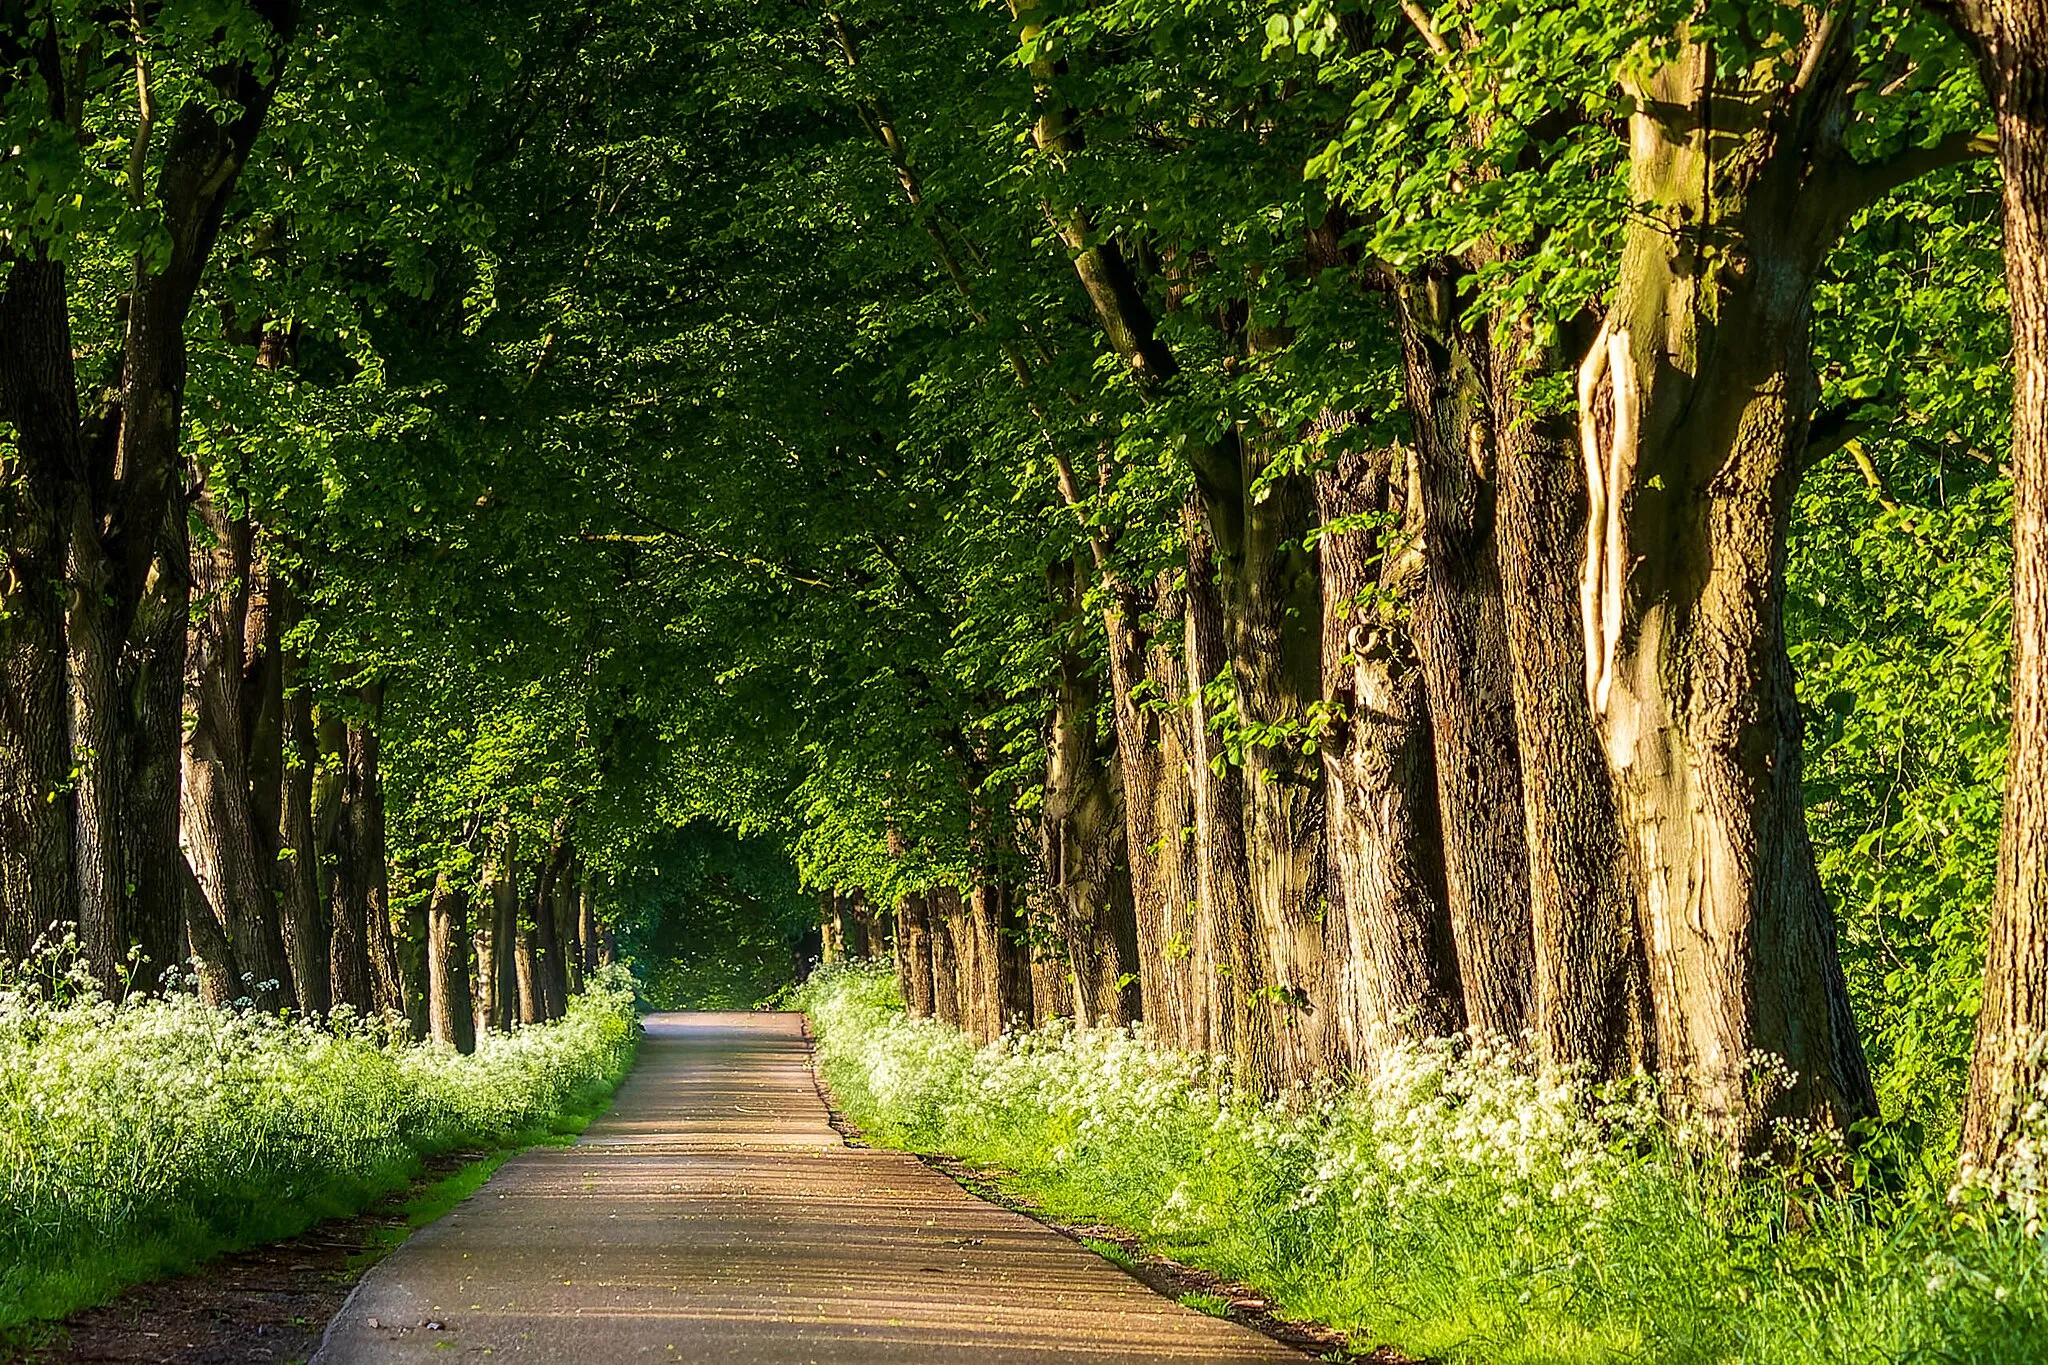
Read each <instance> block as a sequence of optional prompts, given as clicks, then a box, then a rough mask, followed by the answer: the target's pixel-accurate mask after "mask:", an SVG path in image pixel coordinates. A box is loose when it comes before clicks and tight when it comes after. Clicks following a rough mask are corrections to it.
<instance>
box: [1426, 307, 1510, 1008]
mask: <svg viewBox="0 0 2048 1365" xmlns="http://www.w3.org/2000/svg"><path fill="white" fill-rule="evenodd" d="M1457 288H1458V286H1457V282H1456V281H1455V280H1452V279H1449V278H1446V277H1444V276H1441V275H1435V274H1430V275H1423V276H1418V277H1414V278H1411V279H1409V280H1407V281H1404V283H1403V286H1402V289H1401V295H1400V301H1401V342H1402V348H1403V350H1404V351H1405V353H1406V359H1407V389H1408V407H1409V411H1410V414H1411V416H1412V418H1413V421H1414V426H1415V434H1416V445H1417V448H1418V458H1419V463H1420V471H1421V477H1420V479H1419V480H1418V487H1419V491H1420V494H1421V500H1422V518H1421V520H1422V547H1423V549H1422V555H1423V566H1422V574H1421V581H1420V583H1419V585H1418V588H1417V591H1416V594H1415V601H1414V612H1413V615H1414V641H1415V649H1416V654H1417V656H1418V658H1419V659H1420V660H1421V664H1422V675H1423V678H1424V681H1425V684H1426V686H1427V688H1428V695H1429V707H1430V735H1431V740H1432V743H1433V744H1434V746H1435V749H1436V776H1437V812H1438V820H1439V826H1440V829H1441V831H1442V836H1443V849H1444V889H1445V892H1446V894H1447V896H1448V898H1449V906H1450V913H1451V928H1452V932H1453V933H1454V934H1455V935H1456V939H1457V945H1458V973H1459V980H1460V982H1461V983H1462V993H1463V997H1464V1003H1465V1019H1466V1023H1467V1024H1468V1025H1469V1026H1470V1027H1471V1028H1472V1029H1474V1030H1475V1031H1477V1032H1479V1033H1482V1034H1487V1035H1494V1036H1501V1037H1508V1038H1517V1037H1520V1036H1521V1033H1522V1030H1523V1029H1524V1028H1526V1027H1528V1026H1529V1025H1530V1023H1531V1022H1533V1017H1532V1013H1531V1004H1532V1002H1533V999H1534V990H1535V967H1534V942H1533V938H1532V929H1531V923H1530V913H1529V846H1528V829H1527V824H1526V821H1525V820H1524V817H1523V814H1522V776H1521V757H1520V751H1519V748H1518V746H1517V743H1516V735H1515V702H1514V683H1513V677H1512V674H1513V663H1512V661H1511V659H1510V658H1509V656H1508V638H1507V615H1506V609H1505V605H1504V603H1503V602H1502V593H1501V581H1500V567H1499V562H1498V559H1497V547H1496V544H1495V513H1496V499H1497V493H1498V490H1497V488H1496V486H1495V484H1494V481H1493V475H1494V468H1493V464H1494V446H1493V432H1492V422H1491V417H1490V414H1489V411H1488V407H1487V383H1486V380H1487V369H1486V360H1485V355H1484V351H1485V347H1484V343H1483V341H1482V339H1481V338H1479V337H1477V336H1476V335H1474V334H1472V333H1470V332H1469V331H1466V330H1464V329H1463V328H1462V326H1461V323H1460V321H1459V319H1458V318H1457V316H1456V314H1455V308H1456V295H1457Z"/></svg>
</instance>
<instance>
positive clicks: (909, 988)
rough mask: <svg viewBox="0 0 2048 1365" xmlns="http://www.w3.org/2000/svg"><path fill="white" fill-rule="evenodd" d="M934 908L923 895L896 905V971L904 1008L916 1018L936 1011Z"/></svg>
mask: <svg viewBox="0 0 2048 1365" xmlns="http://www.w3.org/2000/svg"><path fill="white" fill-rule="evenodd" d="M931 939H932V925H931V905H930V901H929V900H928V899H927V897H926V896H925V894H924V893H923V892H912V893H910V894H908V895H905V896H904V897H903V899H902V900H901V901H899V902H898V903H897V906H896V972H897V984H898V985H899V986H900V987H901V988H902V991H903V1007H904V1009H906V1010H907V1011H909V1013H910V1017H911V1018H913V1019H929V1018H931V1017H932V1010H933V1000H934V991H933V972H932V968H933V962H932V942H931Z"/></svg>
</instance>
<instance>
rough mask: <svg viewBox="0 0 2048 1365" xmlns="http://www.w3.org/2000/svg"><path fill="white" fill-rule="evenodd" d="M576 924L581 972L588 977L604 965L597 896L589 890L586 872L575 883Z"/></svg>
mask: <svg viewBox="0 0 2048 1365" xmlns="http://www.w3.org/2000/svg"><path fill="white" fill-rule="evenodd" d="M576 924H577V928H576V940H577V942H578V943H580V944H582V946H583V972H584V976H585V977H586V978H588V977H589V975H590V974H591V973H593V972H595V971H597V969H598V968H599V967H601V966H603V965H604V963H603V962H602V960H601V954H602V952H603V947H604V945H603V943H602V941H601V937H600V935H599V934H598V930H597V897H596V896H595V895H594V894H593V893H592V892H591V889H590V874H589V873H588V872H585V873H584V874H583V877H582V879H581V880H580V881H578V882H577V883H576Z"/></svg>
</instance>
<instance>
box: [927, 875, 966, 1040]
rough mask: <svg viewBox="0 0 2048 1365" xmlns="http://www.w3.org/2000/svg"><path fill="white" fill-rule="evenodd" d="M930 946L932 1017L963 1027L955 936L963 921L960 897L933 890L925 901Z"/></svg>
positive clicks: (937, 888) (942, 888) (951, 891)
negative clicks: (927, 908)
mask: <svg viewBox="0 0 2048 1365" xmlns="http://www.w3.org/2000/svg"><path fill="white" fill-rule="evenodd" d="M926 905H927V906H928V907H929V910H928V912H927V920H928V928H927V932H928V934H929V937H930V942H931V964H932V967H931V970H932V1017H933V1018H935V1019H937V1020H938V1021H939V1022H940V1023H942V1024H951V1025H952V1026H953V1027H954V1028H959V1027H961V1026H962V1023H963V1022H964V1021H963V1017H962V1013H961V1001H960V951H959V943H958V938H957V932H958V929H959V927H960V921H961V919H962V913H961V907H960V893H959V892H958V891H955V890H954V889H953V888H952V887H950V886H935V887H933V888H932V889H931V893H930V895H929V897H928V899H927V901H926Z"/></svg>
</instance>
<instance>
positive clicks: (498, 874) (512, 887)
mask: <svg viewBox="0 0 2048 1365" xmlns="http://www.w3.org/2000/svg"><path fill="white" fill-rule="evenodd" d="M518 852H519V848H518V835H517V834H516V833H515V832H514V831H513V829H512V826H511V824H510V823H509V822H507V821H500V822H499V824H498V828H497V831H496V833H495V834H494V836H493V838H492V841H491V864H490V867H489V869H488V870H487V871H486V872H485V874H484V881H483V884H484V886H485V887H487V888H489V890H488V894H489V896H490V899H491V912H490V917H489V918H488V919H487V920H486V921H485V922H484V924H483V927H482V929H481V931H480V933H479V936H478V943H477V955H476V960H477V968H476V971H477V1018H478V1021H479V1024H480V1026H481V1028H491V1029H497V1030H499V1031H501V1032H502V1031H503V1030H505V1029H508V1028H511V1027H512V1026H513V1025H514V1024H516V1023H518V1022H519V1013H518V1006H519V985H518V981H517V977H516V975H515V973H514V970H513V964H512V955H513V951H514V948H513V944H514V940H515V939H516V938H517V937H518V934H519V881H518V877H519V871H518Z"/></svg>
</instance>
